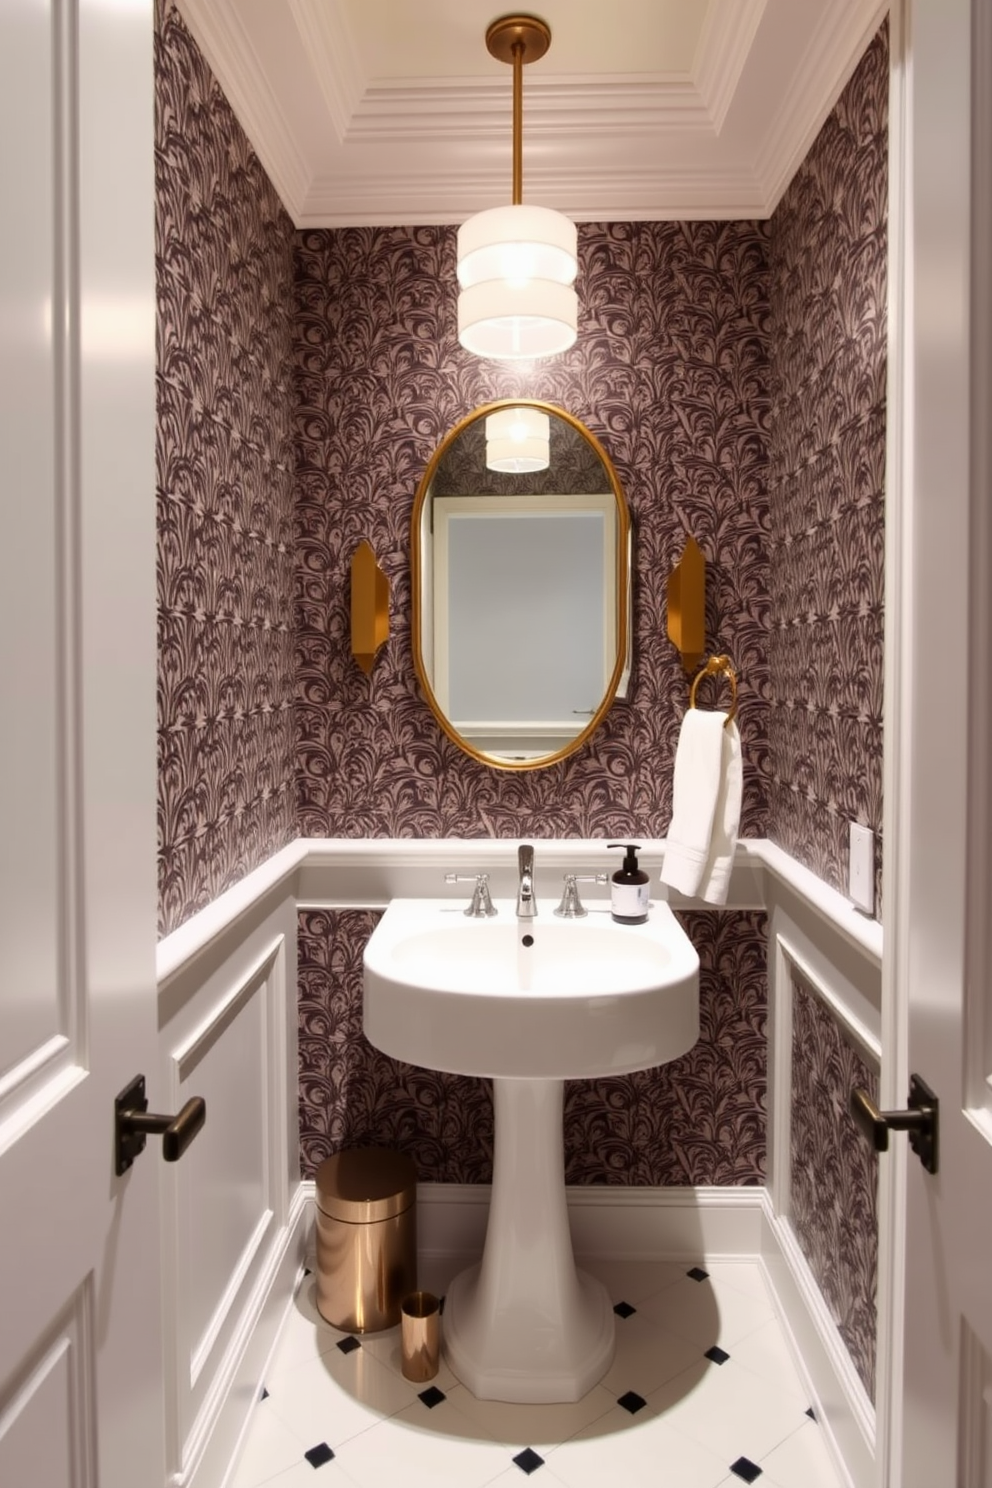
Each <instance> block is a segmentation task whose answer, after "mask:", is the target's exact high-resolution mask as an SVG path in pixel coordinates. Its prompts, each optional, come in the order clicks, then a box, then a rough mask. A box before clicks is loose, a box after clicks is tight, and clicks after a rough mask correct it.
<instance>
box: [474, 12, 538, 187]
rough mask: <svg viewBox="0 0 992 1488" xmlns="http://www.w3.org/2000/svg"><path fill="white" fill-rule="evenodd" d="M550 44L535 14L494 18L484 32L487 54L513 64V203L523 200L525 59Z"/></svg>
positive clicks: (535, 58) (534, 56) (528, 59)
mask: <svg viewBox="0 0 992 1488" xmlns="http://www.w3.org/2000/svg"><path fill="white" fill-rule="evenodd" d="M550 45H551V31H550V29H549V28H548V25H547V22H546V21H542V20H539V19H538V17H537V16H529V15H508V16H501V17H500V19H499V20H498V21H493V23H492V25H491V26H490V27H489V30H488V31H487V32H486V47H487V49H488V51H489V54H490V56H492V57H495V58H496V59H497V61H499V62H509V63H510V65H511V66H512V67H513V205H514V206H515V207H518V206H519V205H520V203H521V202H522V201H523V176H524V170H523V135H524V84H523V72H524V65H525V63H527V62H536V61H538V59H539V58H540V57H543V56H544V54H545V52H546V51H547V50H548V47H549V46H550Z"/></svg>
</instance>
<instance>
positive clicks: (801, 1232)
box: [789, 970, 878, 1399]
mask: <svg viewBox="0 0 992 1488" xmlns="http://www.w3.org/2000/svg"><path fill="white" fill-rule="evenodd" d="M791 1089H792V1121H791V1143H790V1148H791V1194H790V1203H789V1217H790V1219H791V1222H792V1226H793V1229H794V1230H795V1233H796V1236H797V1238H798V1240H799V1244H800V1247H801V1249H802V1251H803V1254H804V1255H805V1257H806V1260H807V1262H808V1263H809V1266H810V1269H811V1271H812V1272H813V1275H814V1276H815V1278H816V1282H817V1285H818V1286H819V1288H820V1290H821V1292H822V1294H823V1297H824V1299H825V1301H826V1303H827V1305H828V1307H829V1309H830V1313H831V1316H832V1318H833V1321H834V1323H835V1325H836V1327H837V1329H838V1331H839V1333H840V1335H841V1337H842V1338H843V1340H844V1343H845V1345H846V1347H847V1349H848V1352H849V1353H850V1355H851V1358H852V1360H853V1362H854V1364H855V1367H856V1368H857V1371H858V1374H859V1376H860V1378H861V1381H862V1383H863V1385H864V1387H865V1390H866V1391H867V1393H868V1396H869V1398H871V1399H874V1395H875V1345H876V1329H877V1316H876V1306H875V1292H876V1283H877V1275H878V1154H877V1153H876V1152H875V1151H874V1149H873V1148H872V1147H871V1145H870V1143H868V1142H866V1141H865V1139H864V1136H863V1135H862V1133H861V1132H860V1131H859V1130H858V1127H857V1126H856V1124H855V1122H854V1118H853V1117H852V1116H851V1114H850V1110H849V1103H850V1095H851V1091H852V1090H855V1089H862V1090H867V1091H868V1092H869V1094H870V1095H871V1096H872V1099H873V1100H875V1101H877V1100H878V1062H877V1059H869V1058H868V1057H867V1055H866V1051H865V1047H864V1045H863V1044H862V1043H860V1042H859V1041H855V1039H854V1038H853V1037H852V1036H851V1033H850V1031H849V1030H848V1028H847V1027H845V1025H844V1023H843V1022H842V1021H841V1020H840V1019H838V1017H837V1016H836V1014H835V1012H834V1010H833V1009H832V1008H831V1007H830V1006H829V1005H828V1003H827V1002H826V1001H825V1000H824V998H823V997H822V996H820V995H819V993H818V991H817V989H816V987H815V984H814V983H812V982H811V981H809V980H807V979H806V978H805V977H803V976H802V974H801V973H800V972H798V971H796V970H793V973H792V1081H791Z"/></svg>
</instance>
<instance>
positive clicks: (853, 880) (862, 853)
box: [847, 822, 875, 914]
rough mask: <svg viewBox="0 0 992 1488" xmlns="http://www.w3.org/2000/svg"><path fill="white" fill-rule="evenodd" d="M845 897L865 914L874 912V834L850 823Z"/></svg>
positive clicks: (865, 828)
mask: <svg viewBox="0 0 992 1488" xmlns="http://www.w3.org/2000/svg"><path fill="white" fill-rule="evenodd" d="M847 897H848V898H849V899H850V901H851V903H852V904H854V905H855V906H856V907H857V908H858V909H863V910H864V912H865V914H874V912H875V833H874V832H873V831H871V829H870V828H869V827H862V826H861V825H860V824H859V823H858V822H851V846H850V853H849V856H848V870H847Z"/></svg>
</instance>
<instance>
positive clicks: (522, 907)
mask: <svg viewBox="0 0 992 1488" xmlns="http://www.w3.org/2000/svg"><path fill="white" fill-rule="evenodd" d="M517 867H518V869H519V870H520V883H519V886H518V888H517V919H518V920H532V919H533V918H534V916H535V915H536V914H537V900H536V899H535V897H534V849H533V847H531V845H530V843H527V842H525V843H522V844H521V846H520V848H519V849H518V851H517Z"/></svg>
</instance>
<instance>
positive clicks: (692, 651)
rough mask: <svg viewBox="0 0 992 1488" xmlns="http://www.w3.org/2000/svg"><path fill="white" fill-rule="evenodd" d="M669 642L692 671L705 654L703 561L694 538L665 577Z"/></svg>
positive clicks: (688, 541)
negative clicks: (666, 577) (666, 579)
mask: <svg viewBox="0 0 992 1488" xmlns="http://www.w3.org/2000/svg"><path fill="white" fill-rule="evenodd" d="M668 639H669V640H670V641H671V643H672V645H673V646H674V647H675V649H676V650H677V651H678V652H679V654H680V655H681V657H682V665H683V667H684V668H685V670H686V671H687V672H694V671H695V670H696V668H697V667H698V666H699V663H700V662H701V661H702V659H703V657H704V656H705V654H706V559H705V558H704V557H703V550H702V548H701V547H700V546H699V544H698V543H697V542H696V539H695V538H694V537H688V538H686V543H685V547H684V548H683V549H682V557H681V558H680V559H679V561H678V563H677V564H676V565H675V567H674V568H673V569H672V571H671V573H670V574H669V575H668Z"/></svg>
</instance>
